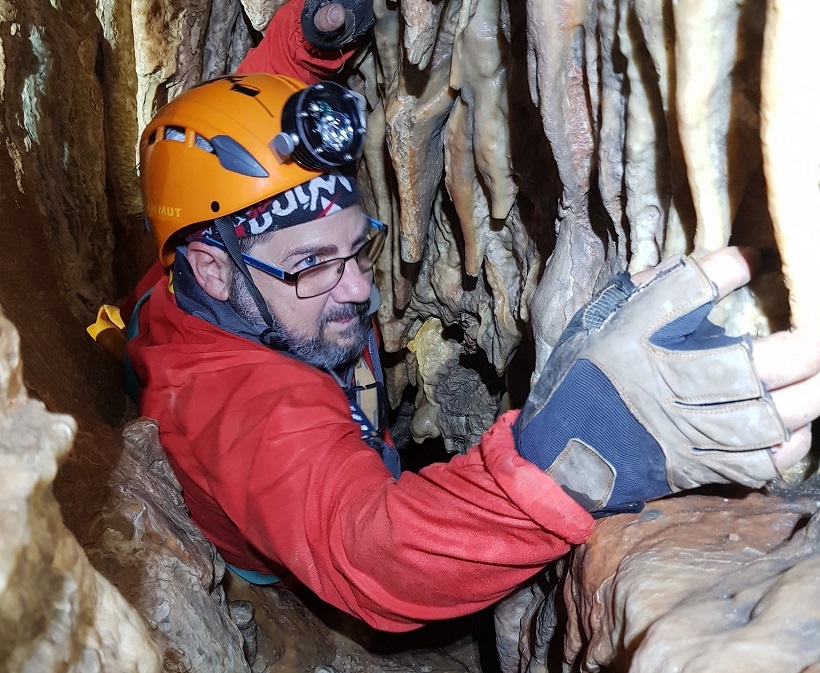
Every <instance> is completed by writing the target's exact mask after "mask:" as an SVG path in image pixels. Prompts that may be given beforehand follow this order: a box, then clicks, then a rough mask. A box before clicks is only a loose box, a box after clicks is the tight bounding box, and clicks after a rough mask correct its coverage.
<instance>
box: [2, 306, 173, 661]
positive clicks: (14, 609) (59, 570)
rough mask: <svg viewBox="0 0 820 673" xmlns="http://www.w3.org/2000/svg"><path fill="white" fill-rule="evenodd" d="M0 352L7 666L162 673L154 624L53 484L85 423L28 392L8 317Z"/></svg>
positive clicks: (14, 336) (3, 632)
mask: <svg viewBox="0 0 820 673" xmlns="http://www.w3.org/2000/svg"><path fill="white" fill-rule="evenodd" d="M0 354H1V356H0V526H2V532H0V633H2V634H3V635H2V636H0V670H3V671H8V672H9V673H12V672H14V673H17V672H21V673H48V672H49V671H54V672H55V673H56V672H57V671H74V672H77V673H79V672H80V671H83V672H86V671H89V672H90V671H111V672H115V671H116V672H120V671H121V672H123V673H132V672H133V673H155V672H157V671H159V670H160V667H161V663H162V659H161V657H160V654H159V652H158V650H157V648H156V646H155V645H154V644H153V642H152V640H151V638H150V634H149V630H148V627H147V626H146V624H145V623H144V622H143V621H142V619H141V617H140V616H139V614H138V613H137V612H136V611H135V610H134V608H133V607H132V606H130V605H129V604H128V603H127V602H126V601H125V600H124V599H123V597H122V596H121V594H120V593H119V592H118V591H117V590H116V589H115V588H114V587H113V586H112V585H111V584H110V583H109V582H108V580H106V579H105V578H104V577H102V576H101V575H100V574H99V573H98V572H97V571H96V570H95V569H94V568H93V567H92V566H91V564H90V563H89V562H88V559H87V557H86V556H85V554H84V553H83V550H82V549H81V548H80V545H79V544H78V542H77V540H76V539H75V538H74V536H73V535H72V534H71V533H70V532H69V530H68V529H67V528H66V527H65V525H64V524H63V521H62V518H61V516H60V508H59V506H58V505H57V501H56V500H55V498H54V493H53V491H52V487H51V485H52V482H53V481H54V477H55V475H56V473H57V467H58V465H59V463H60V462H61V461H62V460H63V459H64V458H65V456H66V454H67V452H68V451H69V450H70V448H71V443H72V440H73V438H74V435H75V433H76V430H77V426H76V423H75V422H74V420H73V419H72V418H71V417H70V416H66V415H62V414H53V413H50V412H48V411H47V410H46V409H45V407H44V405H43V404H42V402H39V401H36V400H32V399H30V398H29V397H28V393H27V391H26V389H25V387H24V385H23V380H22V365H21V360H20V344H19V338H18V335H17V332H16V330H15V329H14V327H13V326H12V325H11V323H10V322H9V321H8V320H7V319H6V318H5V316H3V315H2V314H0Z"/></svg>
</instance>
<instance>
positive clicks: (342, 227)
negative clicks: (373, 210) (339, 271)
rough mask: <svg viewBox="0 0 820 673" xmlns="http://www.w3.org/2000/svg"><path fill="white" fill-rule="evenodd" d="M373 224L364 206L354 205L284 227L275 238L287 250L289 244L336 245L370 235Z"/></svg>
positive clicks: (275, 241) (277, 243) (298, 245)
mask: <svg viewBox="0 0 820 673" xmlns="http://www.w3.org/2000/svg"><path fill="white" fill-rule="evenodd" d="M369 227H370V223H369V221H368V219H367V218H366V217H365V215H364V213H363V212H362V209H361V208H360V207H359V206H351V207H349V208H345V209H344V210H342V211H339V212H338V213H334V214H333V215H327V216H325V217H320V218H318V219H315V220H311V221H310V222H304V223H302V224H297V225H295V226H292V227H288V228H287V229H280V230H279V231H277V232H275V233H274V234H273V236H272V237H271V241H272V242H274V243H275V245H277V246H279V247H280V248H281V249H282V251H283V252H286V251H285V250H284V248H285V247H288V248H295V247H301V246H304V245H316V246H317V247H318V246H329V247H335V246H342V245H344V244H345V243H346V242H350V241H354V240H357V239H359V238H361V237H362V236H364V235H366V234H367V230H368V229H369Z"/></svg>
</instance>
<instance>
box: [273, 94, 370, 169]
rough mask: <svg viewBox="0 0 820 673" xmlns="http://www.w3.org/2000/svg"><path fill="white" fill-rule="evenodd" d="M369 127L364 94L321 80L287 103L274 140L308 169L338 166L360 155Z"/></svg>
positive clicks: (285, 153)
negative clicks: (279, 129)
mask: <svg viewBox="0 0 820 673" xmlns="http://www.w3.org/2000/svg"><path fill="white" fill-rule="evenodd" d="M366 127H367V122H366V118H365V109H364V99H363V98H362V96H361V95H359V94H357V93H356V92H354V91H350V90H349V89H345V88H344V87H342V86H340V85H338V84H336V83H335V82H319V83H317V84H314V85H312V86H309V87H307V88H306V89H302V90H301V91H298V92H297V93H295V94H293V96H291V97H290V98H289V99H288V101H287V103H285V107H284V110H283V111H282V133H280V134H279V135H278V136H277V137H276V138H275V139H274V147H275V148H276V150H277V151H278V152H279V153H280V154H283V155H290V156H292V157H293V159H295V160H296V161H297V162H298V163H299V164H301V165H302V166H304V167H305V168H311V169H314V170H325V169H328V168H336V167H338V166H343V165H344V164H347V163H350V162H351V161H353V160H355V159H356V158H357V157H358V156H359V155H360V154H361V151H362V148H363V147H364V135H365V131H366ZM295 139H298V142H293V140H295ZM285 140H288V141H290V142H288V143H286V142H284V141H285ZM291 148H292V149H291Z"/></svg>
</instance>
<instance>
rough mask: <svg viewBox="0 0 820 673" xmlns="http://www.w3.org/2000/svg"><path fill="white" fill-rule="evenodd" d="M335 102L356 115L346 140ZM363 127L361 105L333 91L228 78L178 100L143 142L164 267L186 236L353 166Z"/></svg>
mask: <svg viewBox="0 0 820 673" xmlns="http://www.w3.org/2000/svg"><path fill="white" fill-rule="evenodd" d="M306 96H307V98H305V97H306ZM317 101H318V104H317ZM339 101H341V102H342V107H344V105H347V109H346V112H348V113H350V114H349V115H348V116H345V114H342V115H341V118H342V120H343V121H344V123H343V124H342V126H343V127H344V128H342V133H341V135H340V133H339V126H340V124H339V122H338V119H337V117H338V116H339V115H336V116H333V115H334V104H335V103H338V102H339ZM351 101H353V105H352V107H351ZM328 110H330V113H331V114H330V115H328V114H327V111H328ZM322 115H323V116H322ZM326 120H330V121H329V122H328V121H326ZM347 122H350V124H347ZM364 125H365V121H364V106H363V102H362V101H361V97H360V96H359V95H358V94H355V93H353V92H350V91H348V90H347V89H344V88H343V87H341V86H339V85H337V84H334V83H332V82H320V83H319V84H315V85H313V86H312V87H308V86H307V85H305V84H304V83H302V82H299V81H298V80H295V79H292V78H290V77H283V76H280V75H269V74H255V75H232V76H228V77H222V78H219V79H215V80H211V81H209V82H206V83H204V84H201V85H199V86H196V87H193V88H191V89H188V90H187V91H185V92H183V93H181V94H180V95H179V96H177V97H176V98H175V99H174V100H173V101H171V102H170V103H168V104H167V105H165V106H164V107H163V108H161V109H160V110H159V112H158V113H157V114H156V116H155V117H154V119H153V120H152V121H151V122H150V123H149V124H148V126H147V127H146V128H145V130H144V131H143V133H142V138H141V140H140V185H141V187H142V195H143V200H144V206H145V213H146V217H147V219H148V222H149V223H150V225H151V229H152V231H153V233H154V237H155V238H156V242H157V247H158V249H159V256H160V259H161V260H162V263H163V264H164V265H165V266H169V265H170V264H171V262H172V261H173V259H174V248H175V246H176V245H177V244H178V242H179V240H180V239H181V237H182V235H184V234H186V233H189V232H193V231H196V230H197V229H202V228H205V227H207V226H208V225H209V224H210V222H211V221H212V220H214V219H215V218H218V217H223V216H226V215H230V214H232V213H235V212H237V211H239V210H242V209H245V208H248V207H249V206H252V205H254V204H256V203H258V202H260V201H262V200H264V199H267V198H269V197H271V196H275V195H277V194H280V193H282V192H284V191H286V190H288V189H291V188H293V187H296V186H297V185H300V184H302V183H304V182H307V181H308V180H310V179H311V178H314V177H316V176H318V175H321V174H322V173H324V172H326V171H327V170H329V169H331V168H333V167H335V166H340V165H342V164H344V163H348V162H350V161H352V160H353V159H354V158H355V157H356V156H358V154H359V153H360V152H361V148H362V146H363V143H364V130H365V129H364ZM328 133H329V135H328ZM326 138H330V145H328V146H327V147H322V143H323V142H324V140H325V139H326Z"/></svg>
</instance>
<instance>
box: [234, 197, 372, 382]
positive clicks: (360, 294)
mask: <svg viewBox="0 0 820 673" xmlns="http://www.w3.org/2000/svg"><path fill="white" fill-rule="evenodd" d="M369 227H370V225H369V223H368V221H367V219H366V218H365V217H364V215H363V214H362V211H361V209H360V208H358V207H353V208H346V209H345V210H342V211H340V212H338V213H335V214H333V215H329V216H328V217H324V218H321V219H318V220H314V221H313V222H306V223H305V224H300V225H296V226H294V227H289V228H287V229H282V230H281V231H277V232H275V233H274V234H273V235H272V236H271V237H270V239H269V240H267V241H266V242H264V243H261V244H259V245H256V246H254V247H253V248H252V249H251V250H250V254H251V255H253V256H254V257H257V258H258V259H261V260H263V261H266V262H269V263H271V264H274V265H275V266H278V267H279V268H281V269H284V270H285V271H289V272H291V273H297V272H298V271H301V270H302V269H305V268H308V267H309V266H312V265H314V264H317V263H319V262H324V261H326V260H330V259H336V258H339V257H347V256H348V255H351V254H353V253H354V252H356V251H357V250H359V248H361V247H362V245H363V244H364V242H365V241H366V240H367V234H368V231H369ZM251 274H252V275H253V278H254V281H255V282H256V286H257V287H258V288H259V291H260V292H261V294H262V296H263V297H264V299H265V301H266V302H267V304H268V307H269V309H270V312H271V315H272V316H273V319H274V323H275V324H274V331H276V332H277V334H276V338H277V341H280V342H284V343H285V344H287V346H288V348H289V349H290V351H291V352H292V353H293V354H294V355H296V356H297V357H299V358H300V359H302V360H304V361H306V362H308V363H309V364H312V365H314V366H317V367H322V368H325V369H332V368H335V367H338V366H339V365H341V364H344V363H347V362H350V361H352V360H354V359H356V358H357V357H358V356H359V355H360V354H361V352H362V349H363V348H364V346H365V343H366V339H367V331H368V328H369V321H370V319H369V316H368V315H367V308H368V304H369V300H370V291H371V285H372V283H373V273H372V271H369V272H367V273H364V274H363V273H362V272H361V271H360V269H359V265H358V264H357V263H356V261H355V259H351V260H348V262H347V264H346V265H345V269H344V274H343V275H342V277H341V279H340V280H339V283H338V285H336V287H334V288H333V289H332V290H330V291H329V292H326V293H325V294H320V295H318V296H316V297H309V298H300V297H297V296H296V287H295V286H294V285H293V284H291V283H285V282H282V281H280V280H278V279H276V278H272V277H271V276H268V275H266V274H264V273H262V272H261V271H258V270H256V269H251ZM231 294H232V296H231V301H232V302H233V303H234V304H238V305H239V306H237V307H238V308H240V310H242V311H243V312H246V311H247V310H248V309H250V310H251V311H252V312H254V313H256V311H255V310H254V309H252V308H251V307H253V302H252V300H251V298H250V296H249V295H248V294H247V289H246V288H245V287H244V283H242V282H241V281H239V282H235V283H234V290H233V291H232V293H231ZM257 315H258V313H257Z"/></svg>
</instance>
